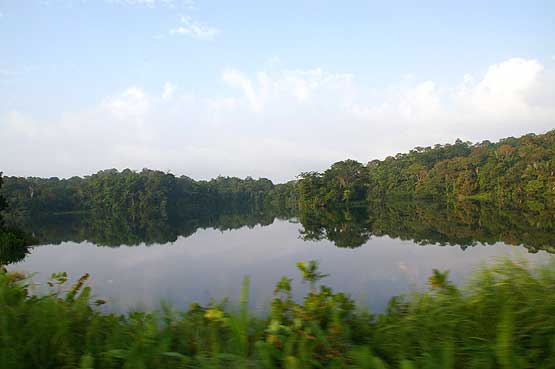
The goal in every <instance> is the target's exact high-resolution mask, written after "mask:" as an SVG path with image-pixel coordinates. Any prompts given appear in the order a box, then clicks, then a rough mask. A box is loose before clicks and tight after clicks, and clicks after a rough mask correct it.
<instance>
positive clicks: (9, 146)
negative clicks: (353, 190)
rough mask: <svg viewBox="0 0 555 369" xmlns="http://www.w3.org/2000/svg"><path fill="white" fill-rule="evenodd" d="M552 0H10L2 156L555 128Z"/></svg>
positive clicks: (400, 140)
mask: <svg viewBox="0 0 555 369" xmlns="http://www.w3.org/2000/svg"><path fill="white" fill-rule="evenodd" d="M553 40H555V2H553V1H509V0H505V1H487V2H486V1H464V2H455V1H418V2H416V1H379V2H377V1H343V2H337V1H323V0H322V1H315V0H314V1H302V0H296V1H285V0H284V1H272V2H270V1H263V2H262V1H202V0H194V1H193V0H36V1H35V0H24V1H23V0H0V171H3V172H4V174H5V175H17V176H40V177H52V176H57V177H71V176H74V175H80V176H83V175H88V174H92V173H94V172H96V171H98V170H102V169H108V168H118V169H124V168H131V169H135V170H141V169H142V168H151V169H160V170H164V171H170V172H171V173H174V174H176V175H187V176H189V177H192V178H195V179H208V178H212V177H216V176H218V175H224V176H239V177H245V176H252V177H254V178H258V177H266V178H270V179H272V180H273V181H276V182H283V181H287V180H290V179H294V178H295V176H296V175H298V174H299V173H300V172H303V171H310V170H318V171H321V170H324V169H326V168H327V167H329V166H330V165H331V164H332V163H334V162H336V161H339V160H344V159H347V158H351V159H355V160H358V161H360V162H362V163H366V162H368V161H369V160H372V159H383V158H385V157H387V156H388V155H395V154H396V153H398V152H406V151H408V150H410V149H411V148H413V147H416V146H432V145H434V144H436V143H448V142H454V141H455V140H456V139H457V138H460V139H462V140H465V141H466V140H469V141H472V142H479V141H482V140H486V139H487V140H490V141H496V140H498V139H500V138H503V137H508V136H515V137H517V136H520V135H523V134H526V133H529V132H534V133H538V134H539V133H543V132H546V131H548V130H551V129H554V128H555V42H554V41H553Z"/></svg>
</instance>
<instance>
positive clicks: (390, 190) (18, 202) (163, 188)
mask: <svg viewBox="0 0 555 369" xmlns="http://www.w3.org/2000/svg"><path fill="white" fill-rule="evenodd" d="M2 194H3V195H4V196H5V197H6V199H7V200H8V202H9V205H10V211H11V212H12V213H15V214H18V213H71V212H82V211H95V212H100V213H103V214H112V213H117V214H118V216H120V215H122V214H124V215H125V216H126V217H129V218H131V219H140V218H141V217H146V218H152V217H158V218H160V219H164V220H167V219H178V218H191V217H194V216H195V217H198V216H204V215H207V214H214V213H215V212H222V211H232V210H233V211H235V210H241V211H245V210H249V211H253V210H254V211H256V210H260V209H268V208H273V209H286V210H288V211H290V210H294V209H297V208H299V207H305V208H306V207H316V208H322V207H327V208H330V207H339V206H360V205H361V204H367V203H368V202H376V201H384V200H385V199H388V200H391V199H397V200H398V199H405V200H407V199H410V200H413V199H428V200H430V199H431V200H434V201H459V200H465V199H466V200H483V201H490V202H495V203H496V204H498V205H499V206H500V207H513V208H522V207H536V208H541V207H542V206H543V204H544V202H545V199H551V201H553V199H554V198H555V130H554V131H550V132H547V133H545V134H539V135H535V134H528V135H525V136H522V137H520V138H513V137H510V138H505V139H503V140H500V141H499V142H497V143H491V142H489V141H483V142H480V143H476V144H471V143H469V142H463V141H461V140H457V141H456V142H455V143H454V144H446V145H435V146H434V147H416V148H415V149H413V150H411V151H410V152H409V153H405V154H397V155H395V156H394V157H393V156H390V157H387V158H386V159H384V160H372V161H370V162H369V163H368V164H366V165H364V164H362V163H359V162H357V161H354V160H345V161H340V162H337V163H335V164H333V165H332V166H331V167H330V168H329V169H327V170H326V171H324V172H323V173H319V172H305V173H301V174H300V175H299V177H298V179H297V180H294V181H290V182H287V183H283V184H274V183H273V182H272V181H270V180H269V179H266V178H259V179H253V178H250V177H247V178H245V179H240V178H236V177H222V176H220V177H217V178H215V179H212V180H209V181H196V180H193V179H191V178H189V177H186V176H179V177H176V176H175V175H173V174H171V173H166V172H162V171H157V170H150V169H143V170H142V171H141V172H136V171H132V170H129V169H125V170H123V171H118V170H116V169H110V170H104V171H100V172H98V173H96V174H93V175H90V176H86V177H72V178H69V179H59V178H55V177H54V178H35V177H29V178H22V177H7V178H6V179H5V185H4V188H3V189H2Z"/></svg>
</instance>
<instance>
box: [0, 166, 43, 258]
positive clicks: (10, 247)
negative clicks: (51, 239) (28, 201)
mask: <svg viewBox="0 0 555 369" xmlns="http://www.w3.org/2000/svg"><path fill="white" fill-rule="evenodd" d="M2 185H3V178H2V172H0V190H1V189H2ZM7 207H8V203H7V201H6V200H5V199H4V197H3V196H2V195H1V194H0V266H1V265H5V264H11V263H15V262H18V261H20V260H23V259H24V258H25V256H26V255H27V254H28V246H29V245H31V244H33V243H35V239H34V238H33V237H31V236H29V235H28V234H27V233H25V232H23V231H22V230H20V229H19V228H16V227H13V226H7V225H6V224H5V222H4V211H6V209H7Z"/></svg>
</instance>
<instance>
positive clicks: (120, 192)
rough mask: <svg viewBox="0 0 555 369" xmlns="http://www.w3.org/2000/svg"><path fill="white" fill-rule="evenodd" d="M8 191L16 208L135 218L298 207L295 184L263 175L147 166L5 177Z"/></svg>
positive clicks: (173, 216)
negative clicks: (200, 174) (210, 174)
mask: <svg viewBox="0 0 555 369" xmlns="http://www.w3.org/2000/svg"><path fill="white" fill-rule="evenodd" d="M2 192H3V194H4V195H5V197H6V198H7V199H8V201H9V207H10V212H11V213H16V214H17V213H68V212H79V211H87V210H94V211H96V212H100V213H105V214H106V213H109V214H112V213H117V214H118V215H122V214H125V215H126V216H128V217H130V218H132V219H138V218H149V219H150V218H153V217H159V218H161V219H170V218H178V217H188V216H199V215H206V214H211V213H213V212H214V211H223V210H229V209H261V208H265V207H282V208H288V207H291V206H294V203H295V194H294V183H293V182H291V183H286V184H277V185H275V184H274V183H272V181H270V180H268V179H265V178H261V179H257V180H255V179H252V178H250V177H247V178H246V179H239V178H236V177H217V178H215V179H212V180H210V181H195V180H193V179H191V178H189V177H186V176H181V177H176V176H174V175H173V174H170V173H164V172H161V171H156V170H149V169H143V170H142V171H141V172H135V171H132V170H129V169H126V170H123V171H121V172H120V171H118V170H116V169H110V170H104V171H100V172H98V173H96V174H93V175H91V176H87V177H84V178H81V177H72V178H69V179H59V178H55V177H54V178H47V179H43V178H35V177H31V178H22V177H6V180H5V186H4V188H3V190H2Z"/></svg>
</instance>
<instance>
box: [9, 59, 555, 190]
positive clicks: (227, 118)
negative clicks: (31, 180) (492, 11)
mask: <svg viewBox="0 0 555 369" xmlns="http://www.w3.org/2000/svg"><path fill="white" fill-rule="evenodd" d="M553 75H554V71H552V70H549V68H547V67H545V66H543V65H542V64H541V63H540V62H539V61H537V60H526V59H510V60H507V61H504V62H501V63H499V64H496V65H492V66H490V67H489V68H488V69H487V71H486V72H485V73H484V74H483V75H470V74H468V75H465V76H461V82H460V83H459V84H457V85H455V86H440V85H438V84H437V83H435V82H433V81H418V80H417V78H416V77H413V78H411V79H410V80H406V79H400V81H401V82H400V83H399V84H396V85H392V86H390V87H388V88H385V89H381V90H375V89H369V88H367V87H366V86H361V85H360V84H358V83H357V81H356V77H355V76H352V75H349V74H338V73H329V72H326V71H324V70H322V69H318V68H316V69H311V70H272V71H268V70H264V71H261V72H259V73H256V74H255V75H249V74H247V73H244V72H241V71H240V70H236V69H227V70H225V71H224V72H222V83H223V84H227V85H228V86H230V87H231V88H232V91H233V93H231V94H230V95H229V96H225V97H218V98H207V97H201V96H197V95H194V94H191V93H187V92H185V90H184V89H183V87H179V86H176V85H174V84H172V83H170V82H167V83H165V84H164V85H163V86H161V87H162V88H161V89H159V90H158V92H156V91H145V90H144V89H143V88H141V87H137V86H134V87H130V88H128V89H125V90H124V91H121V92H118V93H115V94H113V95H111V96H108V97H106V98H105V99H103V100H102V101H100V102H99V103H98V104H96V105H95V106H92V107H91V108H90V109H88V110H86V111H75V112H67V113H64V114H61V116H60V118H59V119H57V120H55V121H42V120H39V119H37V118H33V117H31V116H30V115H28V114H25V113H23V112H19V111H12V112H7V113H5V114H3V115H0V147H2V155H1V157H0V168H2V169H3V170H4V171H5V172H7V174H23V175H41V176H50V175H60V176H68V175H74V174H80V175H83V174H88V173H91V172H94V171H96V170H99V169H104V168H110V167H118V168H124V167H132V168H135V169H141V168H143V167H151V168H159V169H167V168H170V169H172V171H173V172H174V173H178V174H187V175H190V176H192V177H195V178H208V177H213V176H217V175H218V174H223V175H239V176H247V175H252V176H266V177H270V178H272V179H277V180H286V179H291V178H293V177H294V176H295V175H296V174H298V173H299V172H301V171H305V170H322V169H324V168H326V167H327V166H329V165H330V164H331V163H333V162H334V161H337V160H342V159H345V158H349V157H350V158H354V159H357V160H360V161H362V162H366V161H367V160H370V159H374V158H382V157H384V156H386V155H391V154H395V153H397V152H403V151H406V150H409V149H411V148H413V147H415V146H428V145H433V144H435V143H445V142H453V141H454V140H455V139H456V138H461V139H464V140H472V141H479V140H483V139H489V140H497V139H499V138H502V137H505V136H518V135H521V134H524V133H528V132H538V133H539V132H544V131H546V130H549V129H552V128H554V127H555V125H554V122H555V104H553V101H554V97H555V89H554V86H555V83H553V82H554V80H555V79H554V78H553Z"/></svg>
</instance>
